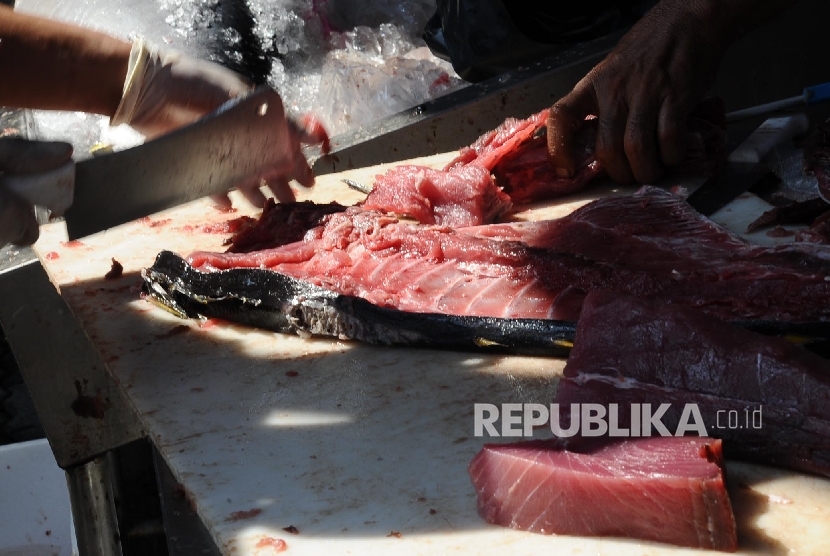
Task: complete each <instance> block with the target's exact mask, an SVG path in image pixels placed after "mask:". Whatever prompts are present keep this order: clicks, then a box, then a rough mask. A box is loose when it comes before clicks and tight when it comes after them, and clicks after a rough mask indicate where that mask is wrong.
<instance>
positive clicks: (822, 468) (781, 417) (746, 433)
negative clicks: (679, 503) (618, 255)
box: [556, 292, 830, 476]
mask: <svg viewBox="0 0 830 556" xmlns="http://www.w3.org/2000/svg"><path fill="white" fill-rule="evenodd" d="M556 401H557V402H558V403H559V404H560V411H561V419H560V423H561V426H563V427H565V428H567V427H568V426H569V423H570V404H572V403H596V404H604V405H607V404H609V403H616V404H618V408H619V412H618V421H619V422H620V423H629V422H630V412H629V411H628V408H630V406H631V404H633V403H637V404H640V403H651V404H652V407H653V408H655V410H656V408H657V407H658V405H659V404H662V403H670V404H671V409H670V410H669V411H668V412H667V413H666V414H665V415H664V416H663V418H662V423H663V425H664V426H665V427H666V428H667V430H668V431H670V432H674V431H675V430H676V428H677V424H678V422H679V420H680V414H681V411H682V409H683V407H684V406H685V404H687V403H696V404H697V406H698V408H699V410H700V414H701V417H702V420H703V422H704V424H705V426H706V429H707V432H708V434H709V435H711V436H718V437H721V438H723V439H724V443H725V449H726V455H727V457H730V458H739V459H748V460H752V461H757V462H761V463H768V464H774V465H780V466H784V467H788V468H792V469H796V470H801V471H807V472H811V473H818V474H822V475H826V476H830V362H828V361H827V360H825V359H823V358H821V357H819V356H817V355H815V354H813V353H810V352H809V351H807V350H805V349H803V348H801V347H798V346H796V345H794V344H792V343H790V342H788V341H786V340H783V339H780V338H775V337H769V336H763V335H760V334H757V333H754V332H750V331H748V330H745V329H743V328H740V327H738V326H735V325H733V324H730V323H725V322H721V321H718V320H716V319H713V318H711V317H709V316H707V315H705V314H703V313H701V312H699V311H696V310H694V309H689V308H685V307H679V306H676V305H664V304H660V303H654V302H648V301H644V300H642V299H635V298H632V297H621V296H619V295H616V294H614V293H611V292H595V293H592V294H590V295H589V296H588V297H587V299H586V301H585V304H584V306H583V310H582V317H581V319H580V321H579V325H578V327H577V333H576V338H575V341H574V347H573V350H572V351H571V355H570V357H569V359H568V364H567V366H566V367H565V371H564V377H563V378H562V379H561V381H560V383H559V389H558V391H557V399H556ZM758 408H761V411H760V412H758V414H757V415H755V412H756V410H757V409H758ZM731 410H734V411H735V415H736V416H737V420H736V421H735V423H734V425H735V426H731V428H730V424H729V422H728V421H727V415H728V412H729V411H731ZM719 412H720V415H719ZM756 417H757V420H756ZM756 425H758V426H757V427H756ZM622 426H625V425H622ZM658 432H659V431H656V430H655V431H652V433H653V434H657V433H658Z"/></svg>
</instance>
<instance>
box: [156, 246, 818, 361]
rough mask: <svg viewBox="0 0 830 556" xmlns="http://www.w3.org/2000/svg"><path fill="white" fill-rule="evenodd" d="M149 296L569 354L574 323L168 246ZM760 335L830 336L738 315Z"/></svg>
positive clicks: (284, 319) (383, 337) (169, 304)
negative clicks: (460, 311)
mask: <svg viewBox="0 0 830 556" xmlns="http://www.w3.org/2000/svg"><path fill="white" fill-rule="evenodd" d="M142 276H143V277H144V282H145V284H144V291H145V293H147V294H148V295H149V297H150V298H151V300H152V301H154V302H156V303H158V304H159V305H162V306H165V307H166V308H167V309H168V310H170V311H171V312H173V313H175V314H177V315H178V316H180V317H182V318H187V317H191V318H196V317H200V316H204V317H218V318H223V319H225V320H228V321H231V322H236V323H238V324H243V325H247V326H252V327H256V328H264V329H267V330H273V331H275V332H284V333H290V334H300V335H307V334H312V335H319V336H329V337H338V338H341V339H351V340H359V341H364V342H368V343H372V344H384V345H408V346H423V347H432V348H442V349H454V350H462V351H478V352H481V351H484V352H488V353H515V354H521V355H542V356H550V357H562V358H565V357H568V354H569V352H570V346H571V345H572V342H573V339H574V335H575V332H576V323H574V322H569V321H555V320H542V319H500V318H492V317H468V316H467V317H465V316H453V315H444V314H437V313H411V312H405V311H399V310H396V309H388V308H384V307H379V306H377V305H373V304H372V303H369V302H368V301H365V300H363V299H360V298H356V297H352V296H346V295H339V294H337V293H335V292H332V291H329V290H326V289H324V288H320V287H318V286H315V285H313V284H310V283H308V282H305V281H303V280H297V279H295V278H291V277H289V276H286V275H284V274H280V273H278V272H274V271H272V270H263V269H243V268H238V269H231V270H224V271H218V272H200V271H198V270H196V269H194V268H193V267H192V266H190V265H189V264H188V263H187V262H186V261H185V260H184V259H182V258H181V257H179V256H178V255H176V254H175V253H172V252H170V251H162V252H161V253H159V255H158V256H157V258H156V261H155V264H154V265H153V266H152V267H150V268H147V269H145V270H144V271H142ZM735 324H737V325H739V326H741V327H743V328H746V329H747V330H753V331H755V332H759V333H761V334H766V335H771V336H778V335H783V334H794V335H799V336H804V337H812V338H822V339H828V338H830V323H826V322H819V323H784V322H770V321H740V322H736V323H735Z"/></svg>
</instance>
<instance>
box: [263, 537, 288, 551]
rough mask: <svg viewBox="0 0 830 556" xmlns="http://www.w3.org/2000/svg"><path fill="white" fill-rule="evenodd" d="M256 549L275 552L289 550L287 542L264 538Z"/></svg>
mask: <svg viewBox="0 0 830 556" xmlns="http://www.w3.org/2000/svg"><path fill="white" fill-rule="evenodd" d="M255 548H271V549H273V550H274V552H285V551H286V550H288V544H286V542H285V541H284V540H282V539H275V538H273V537H262V539H261V540H260V541H259V542H258V543H256V546H255Z"/></svg>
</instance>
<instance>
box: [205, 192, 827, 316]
mask: <svg viewBox="0 0 830 556" xmlns="http://www.w3.org/2000/svg"><path fill="white" fill-rule="evenodd" d="M289 221H290V222H297V221H303V222H307V223H308V222H310V221H308V220H303V219H302V218H297V219H293V220H292V219H290V218H289ZM315 222H317V223H318V224H319V225H317V226H316V227H312V228H310V229H308V230H307V231H305V232H304V233H303V236H302V240H301V241H296V242H294V243H289V244H282V243H281V242H279V241H275V242H274V243H277V244H278V245H277V246H275V247H274V248H272V249H261V250H256V251H254V252H251V253H204V252H202V253H194V254H192V255H191V256H190V258H189V260H190V262H191V264H192V265H193V266H194V267H196V268H197V269H201V270H212V269H214V270H215V269H230V268H267V269H271V270H274V271H277V272H281V273H284V274H286V275H288V276H292V277H294V278H297V279H301V280H307V281H309V282H310V283H312V284H314V285H317V286H321V287H324V288H326V289H329V290H332V291H335V292H338V293H341V294H345V295H353V296H356V297H362V298H364V299H366V300H368V301H371V302H372V303H376V304H379V305H381V306H385V307H393V308H396V309H400V310H403V311H413V312H421V313H445V314H454V315H468V316H484V317H502V318H548V319H550V318H557V319H571V320H575V319H576V318H577V317H578V315H579V310H580V306H581V299H582V296H584V294H586V293H588V292H591V291H594V290H599V289H608V290H612V291H615V292H617V293H619V294H628V295H635V296H638V297H647V298H652V299H656V300H660V301H663V302H666V303H673V304H679V305H687V306H694V307H699V308H701V309H702V310H704V311H705V312H707V313H709V314H711V315H715V316H718V317H719V318H722V319H724V320H769V321H776V322H820V321H826V320H830V281H828V280H827V278H828V277H830V248H828V247H823V246H817V245H807V244H803V245H796V246H777V247H771V248H764V247H759V246H756V245H752V244H749V243H747V242H745V241H744V240H742V239H740V238H739V237H737V236H735V235H734V234H731V233H730V232H728V231H726V230H724V229H723V228H721V227H720V226H718V225H717V224H714V223H713V222H711V221H709V220H707V219H706V218H704V217H702V216H700V215H699V214H697V213H696V212H695V211H694V210H692V209H691V207H689V206H688V205H687V204H686V203H685V202H684V201H682V200H681V199H678V198H677V197H675V196H674V195H671V194H670V193H667V192H665V191H663V190H661V189H658V188H653V187H647V188H643V189H642V190H641V191H640V192H639V193H637V194H635V195H631V196H625V197H607V198H603V199H601V200H598V201H595V202H593V203H590V204H588V205H586V206H585V207H583V208H581V209H579V210H577V211H575V212H574V213H572V214H571V215H569V216H567V217H565V218H561V219H559V220H550V221H544V222H530V223H515V224H494V225H490V226H475V227H467V228H460V229H458V230H454V229H452V228H447V227H444V226H416V225H410V224H405V223H402V222H399V221H398V220H397V218H395V217H392V216H388V215H383V214H380V213H378V212H374V211H367V210H361V209H360V208H358V207H351V208H349V209H347V210H346V211H345V212H341V213H335V214H331V215H328V216H324V217H323V218H321V219H319V220H316V221H315ZM260 224H261V226H262V227H264V228H265V229H264V230H259V231H257V230H255V229H251V230H248V231H247V232H246V233H247V234H248V235H249V236H252V237H256V238H274V237H276V238H281V237H282V236H283V235H284V234H283V232H282V231H281V230H282V224H281V222H280V221H279V220H275V219H273V218H270V217H265V216H264V217H263V219H262V220H261V222H260V223H258V224H257V227H258V226H260ZM309 225H313V224H311V223H309ZM270 228H276V230H275V231H274V232H271V231H269V230H270ZM300 231H302V229H300V230H298V231H295V232H292V233H294V235H297V234H298V233H299V232H300ZM256 245H257V246H258V247H261V246H263V245H265V243H262V242H259V243H256ZM238 248H239V249H242V248H241V247H238V246H237V244H236V240H234V247H232V250H237V249H238ZM563 292H566V293H563Z"/></svg>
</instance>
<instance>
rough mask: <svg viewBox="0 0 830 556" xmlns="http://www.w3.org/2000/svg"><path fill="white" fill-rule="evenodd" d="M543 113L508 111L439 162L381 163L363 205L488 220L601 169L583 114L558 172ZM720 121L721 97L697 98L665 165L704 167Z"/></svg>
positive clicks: (437, 217) (720, 134)
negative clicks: (681, 145) (573, 163)
mask: <svg viewBox="0 0 830 556" xmlns="http://www.w3.org/2000/svg"><path fill="white" fill-rule="evenodd" d="M548 114H549V110H542V111H541V112H538V113H536V114H533V115H532V116H530V117H529V118H527V119H524V120H519V119H516V118H508V119H507V120H505V121H504V123H502V124H501V125H500V126H498V127H497V128H496V129H494V130H491V131H488V132H487V133H485V134H484V135H482V136H481V137H479V138H478V139H477V140H476V142H475V143H473V144H472V145H470V146H469V147H465V148H463V149H461V151H460V152H459V155H458V156H457V157H456V158H455V159H454V160H452V161H451V162H450V163H449V164H448V165H447V166H446V167H445V168H444V169H443V170H435V169H430V168H426V167H423V166H413V165H410V166H406V165H404V166H398V167H396V168H393V169H391V170H389V171H387V172H386V173H385V174H383V175H380V176H378V177H377V179H376V180H375V184H374V188H373V189H372V192H371V193H370V194H369V196H368V197H367V199H366V201H365V202H364V203H363V207H364V208H365V209H367V210H379V211H384V212H392V213H394V214H398V215H402V216H410V217H412V218H415V219H416V220H418V221H419V222H421V223H423V224H441V225H445V226H451V227H464V226H478V225H481V224H489V223H493V222H496V221H497V219H498V218H499V217H500V216H501V215H502V214H503V213H505V212H507V211H508V210H510V208H511V207H512V204H513V203H530V202H534V201H540V200H544V199H548V198H551V197H558V196H562V195H568V194H570V193H574V192H575V191H578V190H580V189H582V188H583V187H585V185H586V184H588V183H589V182H590V181H592V180H593V179H594V178H596V177H597V176H599V175H600V174H601V173H602V166H601V164H600V163H599V161H598V160H597V158H596V155H595V146H596V145H595V144H596V131H597V121H596V120H595V119H589V120H586V122H585V126H584V129H583V130H582V131H581V132H580V133H579V135H578V136H577V140H576V146H575V148H576V153H575V154H576V158H577V162H578V163H577V171H576V174H575V175H574V176H571V177H562V176H560V175H558V174H557V171H556V168H555V167H554V166H553V165H552V164H551V163H550V159H549V157H548V149H547V135H546V123H547V119H548ZM725 126H726V124H725V120H724V109H723V103H722V102H721V101H720V100H719V99H711V100H709V101H707V102H704V103H702V104H701V105H700V106H699V107H698V108H697V109H696V110H695V112H694V113H693V114H692V116H691V118H690V119H689V128H690V129H691V130H692V131H691V133H690V135H689V138H688V140H687V148H688V151H689V152H688V156H687V159H686V160H685V161H684V163H683V164H681V165H680V166H678V167H676V168H674V169H673V170H674V171H679V172H684V171H685V172H694V173H705V172H706V171H709V170H711V169H712V168H713V167H714V165H715V164H716V162H717V157H718V155H719V154H720V153H722V151H723V148H724V143H725V131H724V130H725ZM491 174H492V176H491Z"/></svg>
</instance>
